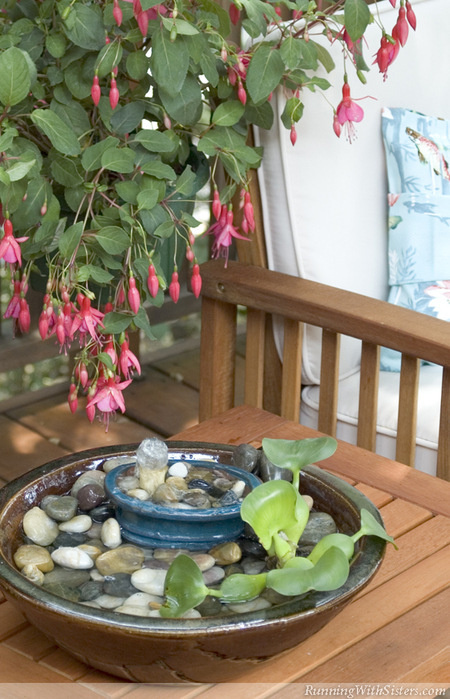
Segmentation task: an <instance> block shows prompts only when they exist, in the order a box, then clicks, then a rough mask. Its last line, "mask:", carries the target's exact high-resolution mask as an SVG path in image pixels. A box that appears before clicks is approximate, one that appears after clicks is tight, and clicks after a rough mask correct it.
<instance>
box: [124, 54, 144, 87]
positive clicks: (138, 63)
mask: <svg viewBox="0 0 450 699" xmlns="http://www.w3.org/2000/svg"><path fill="white" fill-rule="evenodd" d="M126 66H127V73H128V75H129V76H130V78H131V79H132V80H138V81H139V80H142V78H144V77H145V76H146V75H147V73H148V69H149V59H148V57H147V56H146V54H145V53H144V52H143V51H133V52H132V53H129V54H128V56H127V61H126Z"/></svg>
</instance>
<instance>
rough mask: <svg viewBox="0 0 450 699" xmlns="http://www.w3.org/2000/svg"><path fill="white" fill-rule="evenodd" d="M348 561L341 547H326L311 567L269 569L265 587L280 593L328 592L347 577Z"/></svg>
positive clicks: (342, 582)
mask: <svg viewBox="0 0 450 699" xmlns="http://www.w3.org/2000/svg"><path fill="white" fill-rule="evenodd" d="M349 570H350V567H349V562H348V560H347V556H346V555H345V553H344V552H343V551H341V549H338V548H335V547H332V548H330V549H328V550H327V551H326V552H325V553H324V554H323V556H322V557H321V558H320V559H319V561H318V562H317V563H316V565H315V566H313V567H312V568H307V569H306V568H305V569H303V570H302V569H299V568H289V567H285V568H282V569H280V570H270V571H269V572H268V573H267V581H266V584H267V587H269V588H271V589H272V590H275V591H276V592H278V593H279V594H281V595H289V596H293V595H303V594H305V593H306V592H309V590H317V591H320V592H328V591H329V590H337V589H338V588H339V587H341V586H342V585H343V584H344V583H345V581H346V580H347V578H348V574H349Z"/></svg>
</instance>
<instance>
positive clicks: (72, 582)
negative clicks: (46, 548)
mask: <svg viewBox="0 0 450 699" xmlns="http://www.w3.org/2000/svg"><path fill="white" fill-rule="evenodd" d="M89 579H90V575H89V571H88V570H67V569H66V568H60V567H59V566H57V567H55V568H54V569H53V570H51V571H50V573H46V574H45V579H44V585H45V587H47V586H48V585H65V586H67V587H80V586H81V585H83V583H85V582H87V581H88V580H89Z"/></svg>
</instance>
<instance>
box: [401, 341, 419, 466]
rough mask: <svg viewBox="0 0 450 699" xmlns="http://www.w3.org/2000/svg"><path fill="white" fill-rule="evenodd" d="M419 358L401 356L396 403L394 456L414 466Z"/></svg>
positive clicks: (403, 462)
mask: <svg viewBox="0 0 450 699" xmlns="http://www.w3.org/2000/svg"><path fill="white" fill-rule="evenodd" d="M419 375H420V360H419V359H417V358H416V357H410V356H408V355H406V354H404V355H403V356H402V366H401V372H400V392H399V404H398V423H397V444H396V452H395V458H396V460H397V461H400V462H401V463H402V464H408V465H409V466H414V461H415V456H416V428H417V400H418V393H419Z"/></svg>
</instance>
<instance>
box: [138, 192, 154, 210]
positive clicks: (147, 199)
mask: <svg viewBox="0 0 450 699" xmlns="http://www.w3.org/2000/svg"><path fill="white" fill-rule="evenodd" d="M158 199H159V191H158V190H157V189H144V190H142V191H140V192H139V194H138V195H137V203H138V206H139V208H140V209H153V207H155V206H156V204H157V203H158Z"/></svg>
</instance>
